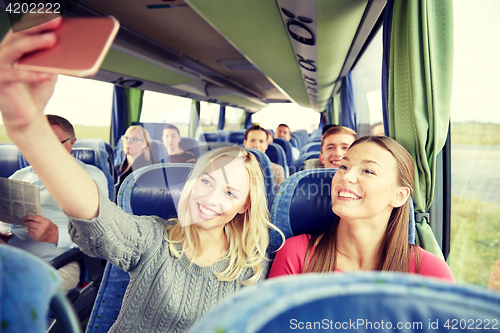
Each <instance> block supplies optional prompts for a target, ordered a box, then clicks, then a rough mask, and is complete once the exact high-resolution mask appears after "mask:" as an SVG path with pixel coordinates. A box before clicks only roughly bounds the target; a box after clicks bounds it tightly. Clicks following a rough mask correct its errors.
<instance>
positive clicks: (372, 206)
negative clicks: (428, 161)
mask: <svg viewBox="0 0 500 333" xmlns="http://www.w3.org/2000/svg"><path fill="white" fill-rule="evenodd" d="M409 193H410V190H409V188H407V187H402V186H399V185H398V170H397V166H396V161H395V159H394V157H393V156H392V154H391V153H390V152H389V151H387V150H385V149H384V148H382V147H380V146H379V145H378V144H376V143H373V142H363V143H359V144H357V145H355V146H353V147H352V148H350V149H349V150H348V151H347V154H346V156H345V157H344V158H343V159H342V161H341V162H340V167H339V170H338V171H337V172H336V173H335V176H334V177H333V179H332V192H331V196H332V204H333V206H332V210H333V212H334V213H335V214H337V215H338V216H340V218H341V219H374V218H377V217H382V218H383V219H384V220H385V221H388V219H389V217H390V214H391V212H392V209H393V208H394V207H399V206H401V205H403V204H404V203H405V202H406V199H407V198H408V195H409Z"/></svg>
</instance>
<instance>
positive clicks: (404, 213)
mask: <svg viewBox="0 0 500 333" xmlns="http://www.w3.org/2000/svg"><path fill="white" fill-rule="evenodd" d="M365 142H372V143H375V144H377V145H378V146H380V147H381V148H384V149H385V150H387V151H388V152H390V153H391V155H392V156H393V157H394V160H395V161H396V168H397V182H398V186H404V187H408V188H409V189H410V195H411V192H412V191H413V180H414V177H415V176H414V173H415V164H414V163H413V158H412V157H411V155H410V154H409V153H408V151H406V149H404V148H403V146H401V145H400V144H399V143H398V142H397V141H395V140H393V139H391V138H389V137H387V136H364V137H362V138H359V139H357V140H356V141H354V142H353V143H352V145H351V146H350V147H349V149H351V148H352V147H354V146H355V145H357V144H360V143H365ZM409 213H410V203H409V200H407V201H406V202H405V203H404V204H403V205H402V206H400V207H396V208H393V209H392V213H391V216H390V218H389V221H388V222H387V228H386V232H385V235H384V237H383V238H382V240H381V243H380V246H379V250H378V255H377V257H378V262H377V266H376V270H381V271H394V272H405V273H406V272H408V269H409V262H411V260H415V262H416V268H417V273H418V272H419V271H420V258H419V255H418V252H417V251H416V248H415V247H414V245H411V244H409V243H408V220H409ZM339 222H340V218H339V217H336V218H335V221H334V222H333V225H332V227H331V228H330V230H328V231H326V232H324V233H322V234H317V235H312V236H311V239H310V240H309V245H308V247H307V251H306V255H305V258H304V267H303V269H302V272H304V273H305V272H318V273H323V272H331V271H333V270H336V269H337V235H338V234H337V230H338V226H339ZM319 238H321V239H320V240H319V241H318V239H319ZM316 243H318V244H317V246H316V250H315V251H314V254H313V255H312V258H311V252H312V248H313V247H314V246H315V245H316ZM309 258H311V261H310V263H309ZM308 263H309V264H308Z"/></svg>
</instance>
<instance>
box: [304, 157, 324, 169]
mask: <svg viewBox="0 0 500 333" xmlns="http://www.w3.org/2000/svg"><path fill="white" fill-rule="evenodd" d="M322 168H324V165H323V163H321V161H320V160H319V158H310V159H307V160H305V161H304V170H311V169H322Z"/></svg>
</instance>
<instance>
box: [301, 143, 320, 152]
mask: <svg viewBox="0 0 500 333" xmlns="http://www.w3.org/2000/svg"><path fill="white" fill-rule="evenodd" d="M312 151H319V152H320V151H321V142H310V143H306V144H305V145H304V146H303V147H302V150H301V151H300V154H305V153H310V152H312Z"/></svg>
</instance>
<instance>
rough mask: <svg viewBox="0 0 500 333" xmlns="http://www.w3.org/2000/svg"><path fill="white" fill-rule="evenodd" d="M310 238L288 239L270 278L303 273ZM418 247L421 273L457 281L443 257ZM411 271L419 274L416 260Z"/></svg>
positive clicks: (303, 236)
mask: <svg viewBox="0 0 500 333" xmlns="http://www.w3.org/2000/svg"><path fill="white" fill-rule="evenodd" d="M310 238H311V235H308V234H303V235H299V236H295V237H291V238H289V239H287V240H286V242H285V245H283V247H282V248H281V250H279V251H278V253H277V254H276V258H275V259H274V263H273V266H272V267H271V271H270V272H269V278H273V277H276V276H281V275H290V274H301V273H302V267H303V266H304V258H305V256H306V251H307V245H308V244H309V239H310ZM314 249H315V248H314V247H313V249H312V253H311V257H312V254H314ZM417 249H418V251H419V253H420V275H423V276H431V277H435V278H438V279H442V280H445V281H448V282H451V283H455V279H454V278H453V274H452V273H451V270H450V267H448V265H447V264H446V262H444V260H443V259H441V258H439V257H438V256H436V255H434V254H432V253H430V252H427V251H425V250H424V249H422V248H421V247H418V246H417ZM409 271H410V273H412V274H417V272H416V271H417V269H416V264H415V260H412V262H411V264H410V269H409Z"/></svg>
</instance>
